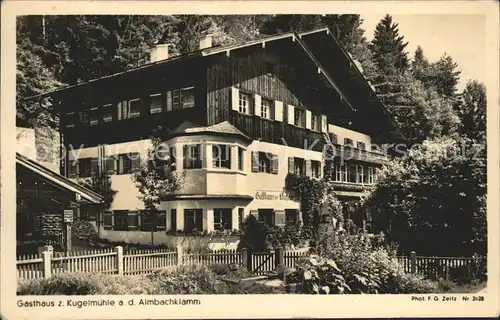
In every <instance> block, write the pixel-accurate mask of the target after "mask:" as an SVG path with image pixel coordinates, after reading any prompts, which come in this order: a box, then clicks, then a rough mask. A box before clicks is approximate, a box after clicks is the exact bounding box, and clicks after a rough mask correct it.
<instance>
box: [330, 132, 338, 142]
mask: <svg viewBox="0 0 500 320" xmlns="http://www.w3.org/2000/svg"><path fill="white" fill-rule="evenodd" d="M330 140H331V141H332V143H333V144H338V143H339V142H338V140H339V137H338V136H337V135H336V134H335V133H330Z"/></svg>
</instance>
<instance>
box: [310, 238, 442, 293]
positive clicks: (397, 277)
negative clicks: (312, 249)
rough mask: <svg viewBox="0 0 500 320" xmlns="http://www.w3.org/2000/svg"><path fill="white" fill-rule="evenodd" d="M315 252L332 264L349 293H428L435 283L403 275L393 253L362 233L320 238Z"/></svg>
mask: <svg viewBox="0 0 500 320" xmlns="http://www.w3.org/2000/svg"><path fill="white" fill-rule="evenodd" d="M318 249H319V252H320V254H321V255H322V256H324V257H326V258H329V259H332V260H333V261H335V262H336V264H337V266H338V268H339V269H340V270H342V274H343V276H344V277H345V280H346V282H347V284H348V285H349V286H350V287H351V289H352V290H351V292H352V293H424V292H426V293H428V292H436V291H437V284H436V283H435V282H433V281H430V280H426V279H424V277H422V276H420V275H415V274H406V273H405V272H404V270H403V269H402V267H401V265H400V264H399V263H398V261H397V258H396V252H395V251H393V250H391V249H389V248H385V247H382V246H379V244H378V242H376V241H375V242H374V241H373V237H371V236H368V235H367V234H365V233H357V234H354V235H346V234H330V235H329V236H327V237H324V238H322V239H320V241H319V246H318Z"/></svg>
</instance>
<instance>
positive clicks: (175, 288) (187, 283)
mask: <svg viewBox="0 0 500 320" xmlns="http://www.w3.org/2000/svg"><path fill="white" fill-rule="evenodd" d="M216 277H217V275H216V274H215V273H214V272H212V271H211V270H210V269H209V267H208V266H205V265H187V266H180V267H177V268H175V269H165V270H161V271H159V272H156V273H153V274H152V275H150V276H148V278H149V279H150V280H151V281H153V282H154V283H155V285H156V288H155V292H154V293H155V294H204V293H205V294H215V293H216V292H217V290H216V288H215V287H216V285H217V278H216Z"/></svg>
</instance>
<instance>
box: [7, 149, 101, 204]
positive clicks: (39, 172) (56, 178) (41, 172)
mask: <svg viewBox="0 0 500 320" xmlns="http://www.w3.org/2000/svg"><path fill="white" fill-rule="evenodd" d="M16 164H17V165H20V166H22V167H23V168H25V169H27V170H29V171H30V172H32V173H33V174H34V175H36V176H38V177H40V178H42V179H44V180H47V181H48V182H51V183H52V184H54V185H56V186H57V187H59V188H62V189H64V190H67V191H69V192H72V193H74V194H78V195H80V197H81V198H82V199H85V200H86V201H88V202H90V203H94V204H99V203H102V202H103V197H102V196H101V195H99V194H98V193H95V192H94V191H92V190H89V189H87V188H85V187H82V186H81V185H79V184H78V183H76V182H73V181H71V180H70V179H68V178H66V177H64V176H62V175H60V174H57V173H55V172H53V171H52V170H50V169H48V168H46V167H44V166H43V165H41V164H39V163H37V162H36V161H33V160H31V159H29V158H27V157H25V156H23V155H22V154H20V153H16Z"/></svg>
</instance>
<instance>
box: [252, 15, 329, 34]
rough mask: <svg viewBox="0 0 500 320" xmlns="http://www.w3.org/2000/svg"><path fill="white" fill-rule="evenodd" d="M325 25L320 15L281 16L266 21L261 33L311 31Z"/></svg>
mask: <svg viewBox="0 0 500 320" xmlns="http://www.w3.org/2000/svg"><path fill="white" fill-rule="evenodd" d="M324 25H325V24H324V23H323V21H322V17H321V15H319V14H280V15H274V16H272V17H270V18H269V19H268V20H267V21H265V22H264V23H263V25H262V30H261V31H262V33H263V34H276V33H283V32H288V31H292V30H293V31H304V30H311V29H315V28H319V27H322V26H324Z"/></svg>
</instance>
